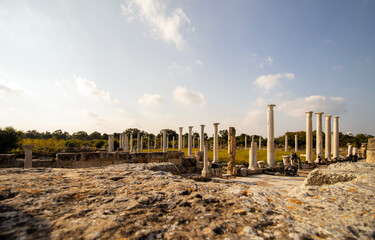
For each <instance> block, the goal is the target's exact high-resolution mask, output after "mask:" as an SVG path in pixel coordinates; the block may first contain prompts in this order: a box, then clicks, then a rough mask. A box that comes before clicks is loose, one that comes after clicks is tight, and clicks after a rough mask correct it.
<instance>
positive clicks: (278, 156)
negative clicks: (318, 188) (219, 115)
mask: <svg viewBox="0 0 375 240" xmlns="http://www.w3.org/2000/svg"><path fill="white" fill-rule="evenodd" d="M151 151H152V152H160V151H162V150H161V149H155V150H154V149H151ZM168 151H178V149H176V148H175V149H171V148H169V149H168ZM196 151H199V148H193V151H192V152H193V154H194V153H195V152H196ZM143 152H147V150H143ZM183 152H184V154H185V156H187V152H188V149H187V148H184V149H183ZM291 153H292V152H291V151H289V152H285V151H278V150H275V162H279V161H282V160H283V158H282V156H285V155H287V156H290V154H291ZM301 154H305V152H300V151H299V152H297V155H298V156H299V157H301ZM257 157H258V161H264V162H265V164H267V150H266V149H264V150H258V153H257ZM208 158H209V159H210V160H211V161H212V159H213V151H212V150H210V151H208ZM228 158H229V155H228V150H227V149H219V162H220V163H225V162H227V161H228ZM313 159H315V154H314V156H313ZM301 160H302V161H304V160H305V157H301ZM236 163H237V164H245V165H248V164H249V150H245V149H237V151H236Z"/></svg>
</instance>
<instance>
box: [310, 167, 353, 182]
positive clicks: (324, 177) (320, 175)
mask: <svg viewBox="0 0 375 240" xmlns="http://www.w3.org/2000/svg"><path fill="white" fill-rule="evenodd" d="M355 178H356V176H355V175H353V174H352V173H350V172H342V171H334V170H323V169H315V170H314V171H312V172H311V173H310V174H309V176H308V177H307V178H306V180H305V185H306V186H321V185H324V184H335V183H338V182H347V181H351V180H353V179H355Z"/></svg>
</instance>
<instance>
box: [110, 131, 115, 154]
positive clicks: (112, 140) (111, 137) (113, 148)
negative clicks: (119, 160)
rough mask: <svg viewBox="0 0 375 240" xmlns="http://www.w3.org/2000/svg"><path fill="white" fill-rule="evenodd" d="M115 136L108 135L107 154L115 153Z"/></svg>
mask: <svg viewBox="0 0 375 240" xmlns="http://www.w3.org/2000/svg"><path fill="white" fill-rule="evenodd" d="M114 142H115V136H114V135H113V134H111V135H108V152H114V151H115V145H114Z"/></svg>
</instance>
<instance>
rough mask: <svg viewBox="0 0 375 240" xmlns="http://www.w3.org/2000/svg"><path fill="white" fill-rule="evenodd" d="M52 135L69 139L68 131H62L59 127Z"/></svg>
mask: <svg viewBox="0 0 375 240" xmlns="http://www.w3.org/2000/svg"><path fill="white" fill-rule="evenodd" d="M52 137H54V138H56V139H57V140H60V139H64V140H67V139H69V137H70V135H69V133H68V132H63V131H62V130H61V129H58V130H56V131H54V132H53V133H52Z"/></svg>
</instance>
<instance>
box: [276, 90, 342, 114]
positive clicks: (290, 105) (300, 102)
mask: <svg viewBox="0 0 375 240" xmlns="http://www.w3.org/2000/svg"><path fill="white" fill-rule="evenodd" d="M279 109H280V110H281V111H284V112H286V113H287V114H288V115H290V116H292V117H302V116H305V113H306V112H307V111H313V112H324V113H325V114H340V113H343V112H345V111H346V109H345V99H344V98H342V97H325V96H320V95H313V96H309V97H305V98H297V99H294V100H291V101H285V102H283V103H282V104H281V105H280V107H279Z"/></svg>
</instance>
